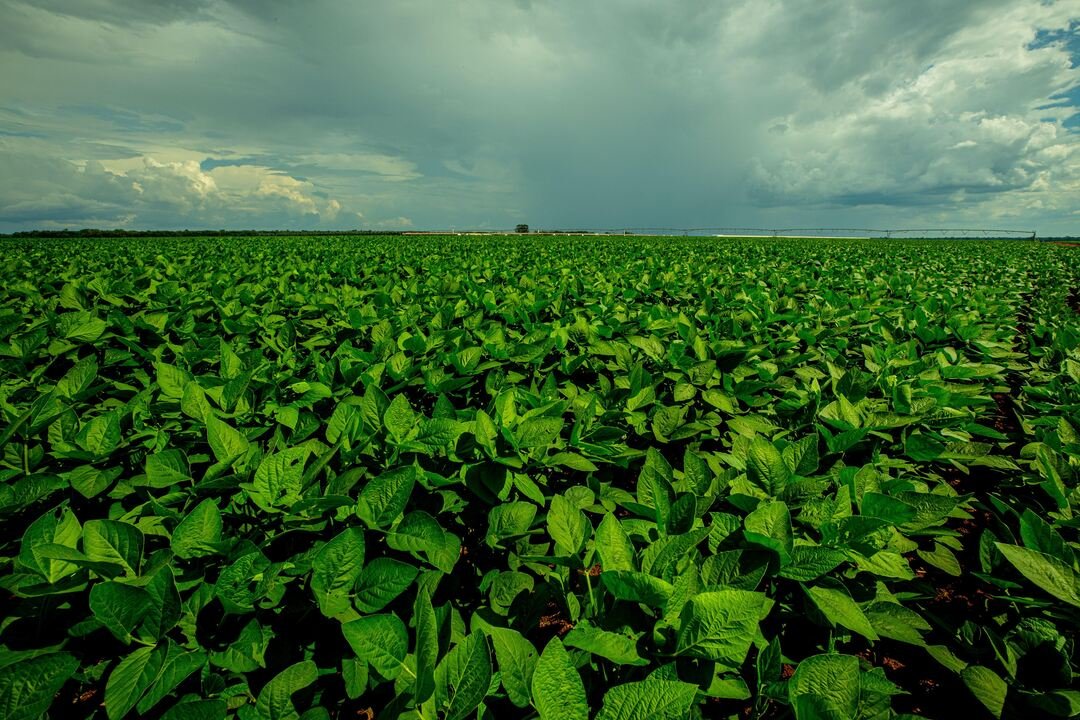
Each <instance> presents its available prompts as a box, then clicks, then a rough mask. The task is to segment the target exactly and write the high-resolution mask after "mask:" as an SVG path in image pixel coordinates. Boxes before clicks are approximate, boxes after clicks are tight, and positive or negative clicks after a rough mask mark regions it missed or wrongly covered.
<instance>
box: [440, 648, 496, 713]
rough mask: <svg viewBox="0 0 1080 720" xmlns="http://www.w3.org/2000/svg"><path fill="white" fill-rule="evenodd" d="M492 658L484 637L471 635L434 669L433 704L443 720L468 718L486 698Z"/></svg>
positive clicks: (489, 682)
mask: <svg viewBox="0 0 1080 720" xmlns="http://www.w3.org/2000/svg"><path fill="white" fill-rule="evenodd" d="M490 684H491V655H490V653H489V651H488V645H487V637H486V636H485V635H484V634H483V633H482V632H474V633H472V634H470V635H468V636H467V637H465V638H464V639H463V640H462V641H461V642H460V643H458V644H457V645H455V646H454V648H453V649H452V650H450V652H448V653H447V654H446V657H444V658H443V659H442V661H441V662H440V663H439V666H438V667H437V668H436V669H435V703H436V705H437V706H438V707H440V708H442V709H443V711H444V713H445V718H446V720H463V718H466V717H468V716H469V715H470V714H471V713H472V712H473V711H474V710H476V708H477V706H479V705H480V703H481V702H482V701H483V700H484V696H486V695H487V691H488V687H489V685H490Z"/></svg>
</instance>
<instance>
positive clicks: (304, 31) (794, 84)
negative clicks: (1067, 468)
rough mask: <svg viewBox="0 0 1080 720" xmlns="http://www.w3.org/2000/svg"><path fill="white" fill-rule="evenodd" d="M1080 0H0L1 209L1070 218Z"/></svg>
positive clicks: (1056, 226)
mask: <svg viewBox="0 0 1080 720" xmlns="http://www.w3.org/2000/svg"><path fill="white" fill-rule="evenodd" d="M1078 113H1080V4H1078V3H1076V2H1075V1H1073V2H1066V1H1060V2H1050V1H1046V2H1040V1H1039V0H967V1H962V0H953V1H951V2H941V1H940V0H893V1H891V2H877V3H869V2H860V1H858V0H814V1H813V2H808V1H804V0H733V1H731V2H719V1H716V0H677V1H676V0H663V1H661V0H653V1H651V2H646V1H645V0H608V1H605V2H583V1H582V0H517V2H512V1H511V0H455V1H454V2H445V1H436V0H394V1H393V2H375V1H374V0H363V1H361V2H345V0H335V1H333V2H330V1H328V0H308V1H306V2H292V1H290V0H34V1H33V2H27V1H19V0H0V231H11V230H20V229H27V228H35V227H37V228H62V227H72V228H78V227H129V228H185V227H190V228H206V227H209V228H219V227H222V228H226V227H227V228H249V227H256V228H327V229H330V228H404V227H410V226H411V227H417V228H450V227H457V228H462V227H478V228H479V227H487V228H508V227H512V226H513V225H514V224H516V223H518V222H527V223H530V224H531V225H533V226H534V227H566V226H578V227H598V228H607V227H626V226H636V227H640V226H672V227H693V226H703V225H707V226H764V227H776V226H780V227H785V226H793V227H818V226H854V227H885V228H890V227H952V226H956V227H968V226H973V227H1003V228H1033V229H1037V230H1039V231H1040V232H1041V233H1042V234H1058V233H1072V234H1080V114H1078Z"/></svg>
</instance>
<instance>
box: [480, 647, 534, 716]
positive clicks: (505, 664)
mask: <svg viewBox="0 0 1080 720" xmlns="http://www.w3.org/2000/svg"><path fill="white" fill-rule="evenodd" d="M488 632H489V634H490V636H491V643H492V645H494V647H495V661H496V662H497V663H498V665H499V678H500V680H501V681H502V685H503V687H504V688H505V689H506V695H507V697H509V698H510V702H512V703H514V704H515V705H517V706H518V707H527V706H528V705H529V701H530V697H531V695H530V692H531V690H530V689H531V687H532V678H533V672H534V671H535V670H536V663H537V661H538V659H539V655H538V654H537V652H536V648H534V647H533V645H532V643H530V642H529V641H528V640H526V639H525V637H524V636H523V635H522V634H521V633H519V632H518V631H517V630H512V629H510V628H501V627H492V628H489V630H488Z"/></svg>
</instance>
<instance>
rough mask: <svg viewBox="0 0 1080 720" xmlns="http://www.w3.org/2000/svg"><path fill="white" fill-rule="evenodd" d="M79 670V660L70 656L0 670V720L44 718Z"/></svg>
mask: <svg viewBox="0 0 1080 720" xmlns="http://www.w3.org/2000/svg"><path fill="white" fill-rule="evenodd" d="M78 668H79V661H78V659H77V658H76V657H75V656H74V655H71V654H69V653H66V652H57V653H46V654H44V655H38V656H37V657H32V658H27V659H25V660H20V661H17V662H14V663H11V664H10V665H7V666H6V667H2V668H0V716H3V717H4V718H7V720H34V719H35V718H38V717H40V716H41V715H43V714H44V713H45V711H46V710H47V709H48V708H49V705H50V704H51V703H52V701H53V696H54V695H55V694H56V693H57V692H59V690H60V688H61V687H62V686H63V684H64V683H65V682H67V680H68V678H70V677H71V676H72V675H73V674H75V671H76V670H78ZM110 717H111V716H110Z"/></svg>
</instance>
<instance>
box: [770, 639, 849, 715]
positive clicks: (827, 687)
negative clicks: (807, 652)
mask: <svg viewBox="0 0 1080 720" xmlns="http://www.w3.org/2000/svg"><path fill="white" fill-rule="evenodd" d="M859 689H860V688H859V659H858V658H857V657H855V656H853V655H813V656H811V657H808V658H806V659H805V660H803V661H802V662H800V663H799V665H798V667H796V668H795V674H794V675H792V676H791V680H790V681H789V682H788V697H789V698H790V700H791V705H792V707H793V708H794V709H795V717H796V719H797V720H850V719H851V718H855V717H857V711H858V707H859Z"/></svg>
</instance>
